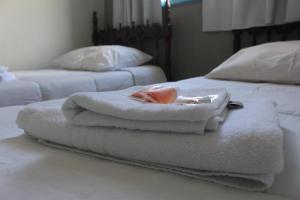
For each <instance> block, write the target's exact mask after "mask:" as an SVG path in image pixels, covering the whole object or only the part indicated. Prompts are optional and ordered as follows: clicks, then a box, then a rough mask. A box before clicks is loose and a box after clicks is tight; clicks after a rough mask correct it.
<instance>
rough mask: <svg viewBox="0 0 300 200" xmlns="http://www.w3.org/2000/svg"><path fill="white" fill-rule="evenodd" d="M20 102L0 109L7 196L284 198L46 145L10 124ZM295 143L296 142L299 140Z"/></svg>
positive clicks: (1, 183) (1, 176) (1, 181)
mask: <svg viewBox="0 0 300 200" xmlns="http://www.w3.org/2000/svg"><path fill="white" fill-rule="evenodd" d="M20 109H22V106H17V107H7V108H0V159H1V164H0V191H1V198H3V199H10V200H20V199H30V200H41V199H43V200H53V199H58V200H82V199H85V200H98V199H99V197H101V199H122V200H153V199H157V200H182V199H186V198H188V199H189V200H198V199H199V197H201V198H205V199H208V200H215V199H224V200H240V199H243V200H253V199H257V200H288V199H289V198H284V197H282V196H279V195H272V194H267V193H256V192H247V191H241V190H236V189H232V188H228V187H224V186H220V185H217V184H213V183H209V182H204V181H199V180H194V179H190V178H186V177H183V176H177V175H172V174H168V173H162V172H159V171H156V170H147V169H144V168H139V167H132V166H128V165H121V164H117V163H115V162H108V161H105V160H99V159H96V158H92V157H88V156H83V155H80V154H74V153H71V152H68V151H61V150H57V149H54V148H47V147H45V146H44V145H40V144H39V143H37V142H36V141H35V140H32V139H31V138H29V137H26V136H24V135H23V131H22V130H20V129H18V128H17V127H16V125H15V123H14V121H15V118H16V116H17V113H18V111H19V110H20ZM298 141H299V140H298Z"/></svg>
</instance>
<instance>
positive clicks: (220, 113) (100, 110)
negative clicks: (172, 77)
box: [62, 84, 230, 134]
mask: <svg viewBox="0 0 300 200" xmlns="http://www.w3.org/2000/svg"><path fill="white" fill-rule="evenodd" d="M141 89H143V87H141V86H136V87H131V88H128V89H125V90H120V91H111V92H101V93H78V94H74V95H72V96H71V97H69V98H68V100H67V101H66V102H65V103H64V105H63V108H62V109H63V113H64V115H65V117H66V118H67V119H68V122H69V123H71V124H74V125H80V126H103V127H115V128H126V129H131V130H149V131H171V132H181V133H182V132H184V133H197V134H204V130H212V131H213V130H217V128H218V125H219V123H221V122H222V121H223V120H222V119H221V118H224V115H226V114H224V112H225V110H226V106H227V104H228V102H229V100H230V95H229V94H228V93H227V91H226V90H225V89H222V88H221V89H219V88H214V89H206V88H199V87H198V86H197V85H191V84H185V85H181V86H179V87H177V90H178V95H181V96H208V95H217V97H216V99H215V100H214V101H213V102H212V103H211V104H200V105H178V104H169V105H161V104H147V106H145V103H144V102H140V101H136V100H133V99H131V98H129V96H130V95H131V94H133V93H135V92H137V91H139V90H141ZM175 116H176V117H175ZM173 124H174V125H173Z"/></svg>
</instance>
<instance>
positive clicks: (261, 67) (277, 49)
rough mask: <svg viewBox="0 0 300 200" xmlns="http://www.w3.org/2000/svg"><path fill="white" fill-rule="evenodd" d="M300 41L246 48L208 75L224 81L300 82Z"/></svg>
mask: <svg viewBox="0 0 300 200" xmlns="http://www.w3.org/2000/svg"><path fill="white" fill-rule="evenodd" d="M299 74H300V40H295V41H287V42H272V43H266V44H261V45H257V46H253V47H249V48H245V49H242V50H240V51H239V52H237V53H236V54H234V55H233V56H231V57H230V58H229V59H227V60H226V61H225V62H224V63H222V64H221V65H220V66H218V67H217V68H215V69H214V70H213V71H211V72H210V73H209V74H208V75H206V77H208V78H213V79H223V80H240V81H253V82H270V83H283V84H293V83H294V84H299V83H300V77H299Z"/></svg>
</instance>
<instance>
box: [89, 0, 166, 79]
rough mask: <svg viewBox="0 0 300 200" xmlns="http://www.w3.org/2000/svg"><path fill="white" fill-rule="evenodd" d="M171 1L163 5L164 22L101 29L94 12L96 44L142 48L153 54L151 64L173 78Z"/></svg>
mask: <svg viewBox="0 0 300 200" xmlns="http://www.w3.org/2000/svg"><path fill="white" fill-rule="evenodd" d="M170 10H171V3H170V0H166V3H165V5H164V6H163V7H162V13H163V22H162V24H159V23H152V24H150V22H149V20H147V23H146V24H144V25H138V26H136V24H135V22H132V25H131V26H130V27H128V26H126V27H124V26H123V25H122V24H120V25H119V28H118V29H116V28H111V26H109V25H107V27H106V29H103V30H99V27H98V16H97V12H94V13H93V34H92V41H93V44H94V45H123V46H130V47H134V48H137V49H140V50H142V51H144V52H146V53H148V54H150V55H152V56H153V58H154V59H153V61H152V62H151V63H150V64H155V65H157V66H160V67H161V68H162V69H163V70H164V72H165V73H166V76H167V78H168V80H172V77H171V74H172V61H171V39H172V25H171V20H170Z"/></svg>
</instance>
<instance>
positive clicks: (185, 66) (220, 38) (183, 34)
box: [171, 2, 233, 80]
mask: <svg viewBox="0 0 300 200" xmlns="http://www.w3.org/2000/svg"><path fill="white" fill-rule="evenodd" d="M171 19H172V24H173V29H174V30H173V42H172V43H173V47H172V51H173V52H172V60H173V66H172V67H173V77H174V79H175V80H178V79H185V78H189V77H195V76H203V75H205V74H207V73H208V72H210V71H211V70H212V69H213V68H215V67H216V66H218V65H219V64H220V63H222V62H223V61H224V60H225V59H227V58H228V57H229V56H230V55H232V52H233V37H232V34H231V33H230V32H209V33H203V32H202V2H198V3H191V4H183V5H178V6H175V7H173V8H172V12H171Z"/></svg>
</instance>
